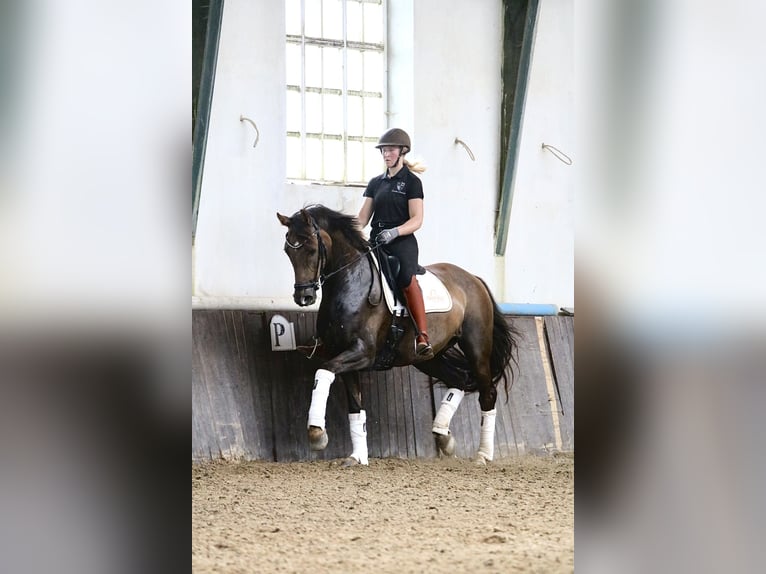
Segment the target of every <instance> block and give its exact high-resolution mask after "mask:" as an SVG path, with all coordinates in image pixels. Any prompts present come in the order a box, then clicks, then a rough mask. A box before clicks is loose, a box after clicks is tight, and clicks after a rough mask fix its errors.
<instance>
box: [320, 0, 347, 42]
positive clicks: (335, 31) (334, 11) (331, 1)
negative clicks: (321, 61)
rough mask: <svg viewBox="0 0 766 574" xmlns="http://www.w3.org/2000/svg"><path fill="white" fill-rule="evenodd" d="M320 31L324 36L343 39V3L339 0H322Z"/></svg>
mask: <svg viewBox="0 0 766 574" xmlns="http://www.w3.org/2000/svg"><path fill="white" fill-rule="evenodd" d="M322 6H323V9H324V10H323V11H324V14H323V16H322V31H323V34H324V37H325V38H330V39H332V40H342V39H343V5H342V3H341V0H324V2H323V5H322Z"/></svg>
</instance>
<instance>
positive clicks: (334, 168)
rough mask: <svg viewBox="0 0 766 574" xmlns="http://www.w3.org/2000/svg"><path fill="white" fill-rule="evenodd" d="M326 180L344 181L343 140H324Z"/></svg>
mask: <svg viewBox="0 0 766 574" xmlns="http://www.w3.org/2000/svg"><path fill="white" fill-rule="evenodd" d="M324 179H326V180H329V181H343V141H342V140H324Z"/></svg>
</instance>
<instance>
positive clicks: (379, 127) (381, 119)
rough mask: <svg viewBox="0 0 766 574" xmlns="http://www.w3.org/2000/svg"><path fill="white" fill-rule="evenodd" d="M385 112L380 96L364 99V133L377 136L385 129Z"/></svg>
mask: <svg viewBox="0 0 766 574" xmlns="http://www.w3.org/2000/svg"><path fill="white" fill-rule="evenodd" d="M385 123H386V122H385V114H384V110H383V99H382V98H365V99H364V133H365V135H368V136H375V137H378V136H379V135H380V134H382V133H383V132H384V131H385V130H384V129H383V128H384V126H385Z"/></svg>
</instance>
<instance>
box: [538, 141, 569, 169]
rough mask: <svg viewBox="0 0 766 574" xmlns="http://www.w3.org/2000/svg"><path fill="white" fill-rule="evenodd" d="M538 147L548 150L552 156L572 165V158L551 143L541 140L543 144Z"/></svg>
mask: <svg viewBox="0 0 766 574" xmlns="http://www.w3.org/2000/svg"><path fill="white" fill-rule="evenodd" d="M540 147H542V149H547V150H548V151H549V152H551V153H552V154H553V157H555V158H556V159H557V160H559V161H560V162H562V163H565V164H567V165H572V158H570V157H569V156H568V155H567V154H565V153H564V152H563V151H561V150H560V149H558V148H555V147H553V146H552V145H548V144H547V143H545V142H543V145H542V146H540Z"/></svg>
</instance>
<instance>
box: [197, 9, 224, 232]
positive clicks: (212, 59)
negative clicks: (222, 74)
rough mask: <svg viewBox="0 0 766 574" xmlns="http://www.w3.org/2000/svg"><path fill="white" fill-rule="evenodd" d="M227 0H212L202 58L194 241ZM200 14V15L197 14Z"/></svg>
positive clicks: (198, 113) (198, 101) (198, 102)
mask: <svg viewBox="0 0 766 574" xmlns="http://www.w3.org/2000/svg"><path fill="white" fill-rule="evenodd" d="M223 2H224V0H210V3H209V8H208V15H207V32H206V33H205V52H204V56H203V58H202V72H201V77H200V86H199V95H198V99H197V110H196V114H197V117H196V121H195V125H194V133H193V135H192V142H193V143H192V150H193V152H192V242H193V241H194V237H195V236H196V234H197V214H198V212H199V198H200V190H201V187H202V172H203V168H204V165H205V150H206V148H207V131H208V126H209V123H210V106H211V104H212V101H213V85H214V83H215V82H214V80H215V68H216V63H217V62H218V41H219V39H220V35H221V20H222V18H223ZM195 16H196V14H195Z"/></svg>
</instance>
